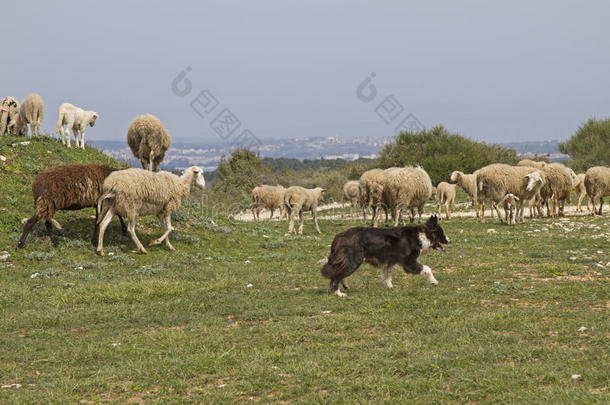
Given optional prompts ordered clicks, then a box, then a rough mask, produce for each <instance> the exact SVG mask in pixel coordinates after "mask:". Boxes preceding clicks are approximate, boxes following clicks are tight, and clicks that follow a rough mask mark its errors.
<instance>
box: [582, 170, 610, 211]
mask: <svg viewBox="0 0 610 405" xmlns="http://www.w3.org/2000/svg"><path fill="white" fill-rule="evenodd" d="M585 187H586V189H587V195H588V196H589V199H590V200H591V209H592V211H591V215H595V214H597V215H602V206H603V205H604V197H607V196H610V168H608V167H605V166H595V167H592V168H590V169H589V170H587V172H586V173H585ZM596 198H597V199H599V211H595V199H596Z"/></svg>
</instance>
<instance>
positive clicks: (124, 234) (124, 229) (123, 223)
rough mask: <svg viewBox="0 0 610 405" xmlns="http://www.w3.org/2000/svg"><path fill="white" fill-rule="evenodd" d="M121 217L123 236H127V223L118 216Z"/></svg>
mask: <svg viewBox="0 0 610 405" xmlns="http://www.w3.org/2000/svg"><path fill="white" fill-rule="evenodd" d="M118 217H119V221H121V234H122V235H123V236H127V225H125V221H124V220H123V217H122V216H120V215H118Z"/></svg>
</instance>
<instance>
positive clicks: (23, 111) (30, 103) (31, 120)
mask: <svg viewBox="0 0 610 405" xmlns="http://www.w3.org/2000/svg"><path fill="white" fill-rule="evenodd" d="M43 117H44V103H43V102H42V97H40V95H38V94H36V93H32V94H29V95H28V96H27V97H26V98H25V99H24V100H23V102H22V103H21V106H20V107H19V112H18V113H17V115H16V116H15V118H13V119H12V120H11V123H10V124H9V125H8V127H9V131H10V132H11V133H13V134H17V135H21V134H22V133H25V135H27V131H28V130H27V124H30V131H31V133H32V134H31V135H30V136H34V135H38V136H40V123H41V122H42V118H43Z"/></svg>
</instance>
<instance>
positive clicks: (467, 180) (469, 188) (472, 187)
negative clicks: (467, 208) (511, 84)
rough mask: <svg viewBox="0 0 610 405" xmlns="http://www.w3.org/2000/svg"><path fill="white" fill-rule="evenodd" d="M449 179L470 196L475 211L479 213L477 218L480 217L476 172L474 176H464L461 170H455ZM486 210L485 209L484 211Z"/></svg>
mask: <svg viewBox="0 0 610 405" xmlns="http://www.w3.org/2000/svg"><path fill="white" fill-rule="evenodd" d="M449 179H450V180H451V182H452V183H457V185H458V186H460V188H461V189H462V190H464V192H466V194H468V196H469V197H470V198H472V205H473V206H474V210H475V212H476V213H477V218H478V217H479V208H478V206H477V202H478V201H477V175H476V172H475V173H472V174H464V173H462V172H460V171H459V170H455V171H453V172H452V173H451V176H450V177H449ZM484 209H485V208H483V210H484Z"/></svg>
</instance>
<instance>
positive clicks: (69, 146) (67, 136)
mask: <svg viewBox="0 0 610 405" xmlns="http://www.w3.org/2000/svg"><path fill="white" fill-rule="evenodd" d="M71 129H72V124H70V123H68V124H67V125H66V142H67V143H68V145H67V146H68V148H71V147H72V144H71V143H70V142H71V141H70V130H71Z"/></svg>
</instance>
